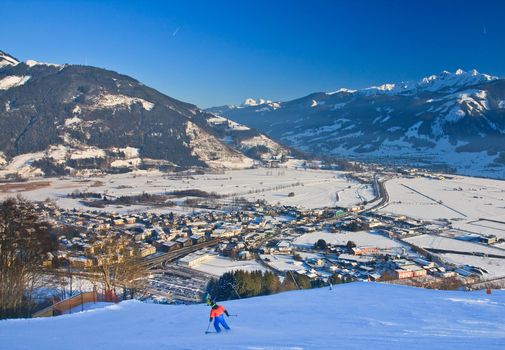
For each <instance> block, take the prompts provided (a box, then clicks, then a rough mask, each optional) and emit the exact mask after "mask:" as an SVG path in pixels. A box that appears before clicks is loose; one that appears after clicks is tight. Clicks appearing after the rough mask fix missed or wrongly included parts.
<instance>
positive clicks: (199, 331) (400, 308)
mask: <svg viewBox="0 0 505 350" xmlns="http://www.w3.org/2000/svg"><path fill="white" fill-rule="evenodd" d="M223 304H224V305H225V306H226V307H227V308H228V310H229V311H230V313H232V314H238V317H230V318H229V324H230V325H231V327H232V330H231V331H230V332H223V333H222V334H207V335H206V334H204V332H205V329H206V327H207V324H208V315H209V308H208V307H207V306H205V305H193V306H183V305H180V306H163V305H152V304H143V303H140V302H136V301H129V302H123V303H120V304H118V305H113V306H111V307H108V308H105V309H98V310H93V311H88V312H84V313H80V314H73V315H67V316H61V317H56V318H50V319H29V320H9V321H2V322H0V339H2V346H5V348H6V349H12V350H14V349H33V348H34V347H36V348H37V349H48V350H49V349H51V350H57V349H74V350H80V349H124V350H128V349H132V350H133V349H146V350H149V349H153V350H154V349H157V350H158V349H374V350H380V349H388V350H389V349H402V350H404V349H444V350H447V349H458V350H464V349H487V350H493V349H497V350H498V349H503V344H505V327H504V324H503V314H504V312H505V292H503V291H499V292H494V293H493V294H492V295H486V294H485V293H484V292H483V291H478V292H448V291H434V290H424V289H414V288H409V287H402V286H393V285H383V284H374V283H352V284H348V285H341V286H337V287H335V288H334V289H333V290H332V291H330V290H329V289H328V288H323V289H317V290H305V291H295V292H288V293H282V294H277V295H273V296H268V297H259V298H251V299H243V300H235V301H229V302H224V303H223Z"/></svg>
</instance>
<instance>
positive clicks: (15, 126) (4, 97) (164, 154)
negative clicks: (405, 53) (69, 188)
mask: <svg viewBox="0 0 505 350" xmlns="http://www.w3.org/2000/svg"><path fill="white" fill-rule="evenodd" d="M0 63H1V65H0V178H1V177H4V178H6V177H8V176H19V177H29V176H38V175H63V174H71V173H78V174H85V173H89V172H100V171H107V172H110V171H112V172H115V171H127V170H129V169H130V170H131V169H135V168H140V167H144V168H145V167H147V168H149V167H158V168H159V167H161V168H166V167H168V168H177V167H179V168H180V167H182V168H185V167H193V166H196V167H209V168H245V167H251V166H254V164H255V163H256V162H261V161H264V160H266V159H269V158H271V157H277V158H280V157H281V156H285V155H288V154H289V153H290V151H289V150H288V149H287V148H285V147H283V146H282V145H280V144H278V143H276V142H274V141H272V140H270V139H268V138H267V137H266V136H264V135H262V134H261V133H259V132H257V131H255V130H252V129H250V128H247V127H245V126H242V127H237V125H238V124H237V123H235V122H231V121H228V120H227V119H225V118H221V119H220V122H219V123H218V122H217V121H216V117H215V116H214V115H213V114H211V113H207V112H205V111H202V110H201V109H199V108H198V107H197V106H195V105H193V104H190V103H186V102H182V101H179V100H176V99H174V98H172V97H169V96H166V95H164V94H162V93H160V92H158V91H157V90H155V89H152V88H150V87H148V86H146V85H144V84H142V83H140V82H139V81H137V80H135V79H134V78H131V77H128V76H126V75H122V74H120V73H116V72H113V71H110V70H105V69H101V68H96V67H91V66H82V65H69V64H65V65H59V64H51V63H42V62H37V61H33V60H27V61H24V62H20V61H18V60H17V59H14V58H13V56H10V55H8V54H6V53H4V52H1V53H0ZM230 125H232V126H230ZM252 139H255V140H257V141H258V142H257V143H255V142H254V141H251V140H252ZM131 149H135V150H136V151H135V152H133V151H132V150H131ZM125 150H127V151H125ZM246 153H247V155H246Z"/></svg>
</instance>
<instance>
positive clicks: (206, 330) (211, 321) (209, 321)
mask: <svg viewBox="0 0 505 350" xmlns="http://www.w3.org/2000/svg"><path fill="white" fill-rule="evenodd" d="M211 323H212V321H209V325H208V326H207V330H206V331H205V333H207V332H208V331H209V328H210V324H211Z"/></svg>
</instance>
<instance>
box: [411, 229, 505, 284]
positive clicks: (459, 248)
mask: <svg viewBox="0 0 505 350" xmlns="http://www.w3.org/2000/svg"><path fill="white" fill-rule="evenodd" d="M405 241H407V242H409V243H412V244H415V245H417V246H419V247H423V248H432V249H441V250H450V251H454V252H467V253H482V254H488V255H498V256H503V257H504V258H505V249H500V248H495V247H491V246H488V245H484V244H479V243H473V242H466V241H461V240H457V239H452V238H448V237H442V236H434V235H420V236H415V237H410V238H406V239H405ZM504 260H505V259H504ZM502 275H505V271H503V273H502Z"/></svg>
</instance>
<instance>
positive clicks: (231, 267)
mask: <svg viewBox="0 0 505 350" xmlns="http://www.w3.org/2000/svg"><path fill="white" fill-rule="evenodd" d="M192 268H193V269H195V270H198V271H202V272H206V273H209V274H211V275H215V276H221V275H223V274H224V273H226V272H231V271H236V270H243V271H258V270H261V271H265V270H266V268H265V267H263V266H262V265H260V264H259V263H257V262H256V261H255V260H231V259H230V258H227V257H225V256H214V257H212V258H210V259H209V260H206V261H204V262H202V263H201V264H198V265H196V266H194V267H192Z"/></svg>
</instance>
